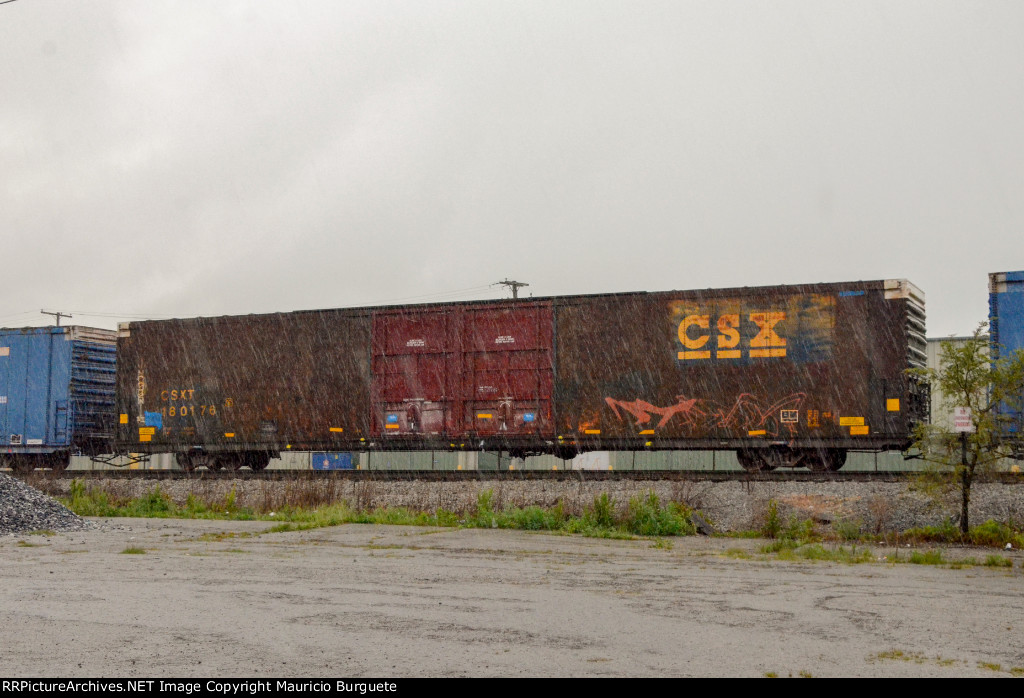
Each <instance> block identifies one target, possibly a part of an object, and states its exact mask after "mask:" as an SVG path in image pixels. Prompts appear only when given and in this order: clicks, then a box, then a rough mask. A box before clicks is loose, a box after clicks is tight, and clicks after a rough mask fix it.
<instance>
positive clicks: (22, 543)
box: [16, 540, 43, 548]
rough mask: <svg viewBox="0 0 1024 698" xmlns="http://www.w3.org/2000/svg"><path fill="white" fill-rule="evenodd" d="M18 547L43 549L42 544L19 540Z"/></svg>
mask: <svg viewBox="0 0 1024 698" xmlns="http://www.w3.org/2000/svg"><path fill="white" fill-rule="evenodd" d="M16 545H17V546H18V547H19V548H41V547H42V546H43V544H42V543H29V542H28V541H25V540H19V541H18V542H17V544H16Z"/></svg>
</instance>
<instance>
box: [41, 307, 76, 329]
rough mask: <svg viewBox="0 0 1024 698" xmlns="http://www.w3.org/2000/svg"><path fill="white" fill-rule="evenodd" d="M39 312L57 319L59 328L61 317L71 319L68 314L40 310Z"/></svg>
mask: <svg viewBox="0 0 1024 698" xmlns="http://www.w3.org/2000/svg"><path fill="white" fill-rule="evenodd" d="M39 312H40V313H42V314H43V315H53V316H54V317H55V318H57V327H60V319H61V318H62V317H72V316H71V315H69V314H68V313H59V312H58V313H51V312H50V311H49V310H40V311H39Z"/></svg>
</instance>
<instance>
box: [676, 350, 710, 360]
mask: <svg viewBox="0 0 1024 698" xmlns="http://www.w3.org/2000/svg"><path fill="white" fill-rule="evenodd" d="M678 356H679V358H680V359H710V358H711V350H706V351H681V352H679V354H678Z"/></svg>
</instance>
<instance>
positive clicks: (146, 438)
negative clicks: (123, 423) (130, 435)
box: [139, 434, 153, 441]
mask: <svg viewBox="0 0 1024 698" xmlns="http://www.w3.org/2000/svg"><path fill="white" fill-rule="evenodd" d="M152 440H153V437H152V436H151V435H149V434H139V441H152Z"/></svg>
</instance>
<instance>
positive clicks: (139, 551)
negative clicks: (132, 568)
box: [121, 545, 146, 555]
mask: <svg viewBox="0 0 1024 698" xmlns="http://www.w3.org/2000/svg"><path fill="white" fill-rule="evenodd" d="M121 554H122V555H145V554H146V549H145V548H139V547H136V546H134V545H133V546H129V547H127V548H125V549H124V550H122V551H121Z"/></svg>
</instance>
